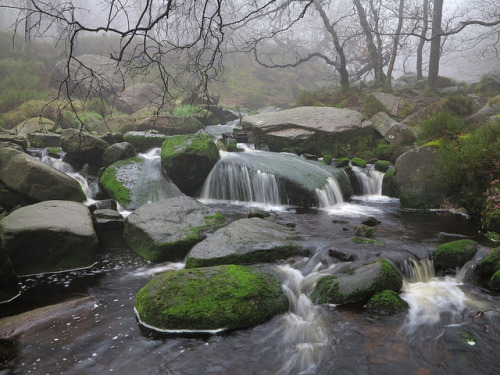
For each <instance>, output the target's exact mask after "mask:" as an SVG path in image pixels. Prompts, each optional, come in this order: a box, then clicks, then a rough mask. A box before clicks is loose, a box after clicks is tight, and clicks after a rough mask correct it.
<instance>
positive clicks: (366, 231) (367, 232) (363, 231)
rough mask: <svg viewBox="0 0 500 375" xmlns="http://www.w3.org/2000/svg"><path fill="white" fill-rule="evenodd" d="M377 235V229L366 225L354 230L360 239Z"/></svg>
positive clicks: (360, 225) (358, 226)
mask: <svg viewBox="0 0 500 375" xmlns="http://www.w3.org/2000/svg"><path fill="white" fill-rule="evenodd" d="M374 233H375V229H373V228H372V227H369V226H367V225H364V224H359V225H357V226H356V227H355V228H354V234H355V235H356V236H360V237H371V236H373V234H374Z"/></svg>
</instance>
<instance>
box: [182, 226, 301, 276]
mask: <svg viewBox="0 0 500 375" xmlns="http://www.w3.org/2000/svg"><path fill="white" fill-rule="evenodd" d="M293 255H307V251H305V250H304V249H303V248H302V247H301V246H300V245H299V244H298V242H296V236H295V235H294V234H293V232H292V231H291V230H290V229H289V228H287V227H285V226H282V225H280V224H276V223H273V222H272V221H268V220H263V219H259V218H251V219H241V220H237V221H235V222H233V223H231V224H229V225H227V226H225V227H223V228H221V229H218V230H217V231H216V232H215V233H214V234H212V235H211V236H210V237H208V238H207V239H206V240H204V241H202V242H200V243H198V244H197V245H195V246H194V247H193V249H191V251H190V252H189V255H188V257H187V259H186V268H195V267H208V266H214V265H220V264H249V263H257V262H272V261H274V260H277V259H285V258H288V257H290V256H293Z"/></svg>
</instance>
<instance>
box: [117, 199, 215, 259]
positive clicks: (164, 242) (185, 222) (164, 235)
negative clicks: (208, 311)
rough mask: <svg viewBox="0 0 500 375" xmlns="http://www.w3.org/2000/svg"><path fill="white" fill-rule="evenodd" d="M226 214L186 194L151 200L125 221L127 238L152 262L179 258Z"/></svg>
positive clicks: (134, 247)
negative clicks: (155, 200)
mask: <svg viewBox="0 0 500 375" xmlns="http://www.w3.org/2000/svg"><path fill="white" fill-rule="evenodd" d="M224 222H225V217H224V216H222V215H221V214H219V213H218V212H217V211H215V210H213V209H212V208H210V207H208V206H206V205H204V204H202V203H200V202H198V201H197V200H196V199H194V198H190V197H186V196H182V197H177V198H169V199H165V200H161V201H158V202H151V203H147V204H145V205H143V206H141V207H139V208H138V209H137V210H135V211H134V212H132V213H131V214H130V215H129V216H128V217H127V219H126V220H125V230H124V233H123V235H124V239H125V241H126V242H127V243H128V245H129V246H130V247H131V248H132V249H133V250H134V251H135V252H137V253H138V254H139V255H141V256H142V257H144V258H145V259H147V260H149V261H151V262H164V261H179V260H182V259H184V257H185V256H186V254H187V253H188V251H189V250H190V249H191V248H192V247H193V246H194V245H195V244H197V243H198V242H200V241H202V240H204V239H205V238H206V236H207V232H209V231H215V229H217V228H218V227H219V226H220V225H221V224H223V223H224Z"/></svg>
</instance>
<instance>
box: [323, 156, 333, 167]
mask: <svg viewBox="0 0 500 375" xmlns="http://www.w3.org/2000/svg"><path fill="white" fill-rule="evenodd" d="M332 160H333V157H332V155H323V163H325V164H326V165H330V164H331V163H332Z"/></svg>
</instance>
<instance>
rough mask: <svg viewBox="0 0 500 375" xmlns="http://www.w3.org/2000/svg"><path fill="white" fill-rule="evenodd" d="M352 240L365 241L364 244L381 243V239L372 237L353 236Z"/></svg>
mask: <svg viewBox="0 0 500 375" xmlns="http://www.w3.org/2000/svg"><path fill="white" fill-rule="evenodd" d="M352 240H353V242H355V243H366V244H369V245H383V242H382V241H380V240H374V239H371V238H364V237H353V238H352Z"/></svg>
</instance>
